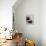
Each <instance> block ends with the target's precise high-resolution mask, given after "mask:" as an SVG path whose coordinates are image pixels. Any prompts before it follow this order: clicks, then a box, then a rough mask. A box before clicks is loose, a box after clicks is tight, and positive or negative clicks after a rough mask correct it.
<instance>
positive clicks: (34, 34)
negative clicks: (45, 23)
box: [13, 0, 41, 46]
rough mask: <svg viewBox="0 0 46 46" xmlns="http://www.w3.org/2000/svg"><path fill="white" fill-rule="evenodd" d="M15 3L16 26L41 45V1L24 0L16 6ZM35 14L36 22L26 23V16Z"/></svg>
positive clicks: (25, 35)
mask: <svg viewBox="0 0 46 46" xmlns="http://www.w3.org/2000/svg"><path fill="white" fill-rule="evenodd" d="M15 8H16V6H15V5H14V9H13V10H15V12H14V16H15V28H16V29H17V30H18V31H19V32H22V33H23V34H24V37H25V38H26V37H27V38H28V39H32V40H34V41H35V43H36V46H41V45H40V44H41V25H40V17H41V14H40V13H41V1H40V0H23V1H22V3H21V4H20V5H18V7H17V8H16V9H15ZM28 14H30V15H31V14H34V24H27V23H26V16H27V15H28Z"/></svg>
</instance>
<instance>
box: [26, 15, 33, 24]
mask: <svg viewBox="0 0 46 46" xmlns="http://www.w3.org/2000/svg"><path fill="white" fill-rule="evenodd" d="M26 23H28V24H33V23H34V16H33V15H27V16H26Z"/></svg>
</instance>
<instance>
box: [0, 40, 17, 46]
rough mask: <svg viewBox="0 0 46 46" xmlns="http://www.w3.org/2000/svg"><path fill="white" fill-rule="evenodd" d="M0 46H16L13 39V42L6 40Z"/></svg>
mask: <svg viewBox="0 0 46 46" xmlns="http://www.w3.org/2000/svg"><path fill="white" fill-rule="evenodd" d="M0 46H16V45H15V39H13V40H6V42H4V43H3V44H2V45H0Z"/></svg>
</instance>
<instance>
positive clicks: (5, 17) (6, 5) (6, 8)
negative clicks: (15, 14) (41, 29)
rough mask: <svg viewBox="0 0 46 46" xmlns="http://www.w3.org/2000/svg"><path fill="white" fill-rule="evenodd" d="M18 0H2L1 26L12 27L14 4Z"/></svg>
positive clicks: (0, 10)
mask: <svg viewBox="0 0 46 46" xmlns="http://www.w3.org/2000/svg"><path fill="white" fill-rule="evenodd" d="M15 1H16V0H0V27H7V28H9V29H11V28H12V6H13V4H14V3H15Z"/></svg>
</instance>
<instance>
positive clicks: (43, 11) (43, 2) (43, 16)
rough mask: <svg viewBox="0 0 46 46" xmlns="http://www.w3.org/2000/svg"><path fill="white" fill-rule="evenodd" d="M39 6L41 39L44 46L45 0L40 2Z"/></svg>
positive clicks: (45, 36) (45, 34)
mask: <svg viewBox="0 0 46 46" xmlns="http://www.w3.org/2000/svg"><path fill="white" fill-rule="evenodd" d="M41 4H42V5H41V38H42V46H46V0H42V1H41Z"/></svg>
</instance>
